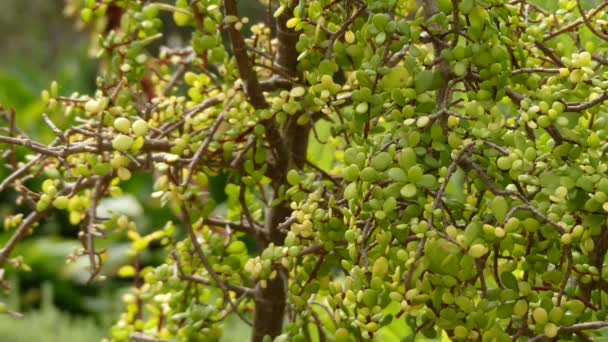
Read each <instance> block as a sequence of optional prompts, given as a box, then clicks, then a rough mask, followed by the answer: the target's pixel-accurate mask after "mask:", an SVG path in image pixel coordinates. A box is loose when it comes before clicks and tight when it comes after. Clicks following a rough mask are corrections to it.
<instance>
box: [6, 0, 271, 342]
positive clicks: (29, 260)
mask: <svg viewBox="0 0 608 342" xmlns="http://www.w3.org/2000/svg"><path fill="white" fill-rule="evenodd" d="M0 3H1V4H2V5H3V6H2V9H3V10H4V11H0V32H1V34H0V46H2V47H3V49H2V52H0V105H2V106H3V107H4V108H5V109H14V110H15V112H16V118H17V124H18V126H19V127H20V128H21V129H22V130H24V131H25V132H27V133H28V135H30V137H32V138H33V139H36V140H39V141H43V142H49V141H50V140H51V139H53V138H54V135H53V132H52V131H51V130H50V129H49V128H48V127H47V126H46V125H45V124H44V122H43V121H42V120H41V114H42V113H44V112H45V107H44V106H43V103H42V101H41V98H40V93H41V91H42V90H44V89H48V88H49V86H50V84H51V82H52V81H53V80H56V81H57V82H58V83H59V93H60V95H66V96H69V95H70V94H72V93H73V92H76V91H77V92H78V93H80V94H86V93H89V94H90V93H92V92H94V91H95V78H96V73H97V68H98V66H97V61H96V60H95V59H94V58H92V57H91V56H90V54H89V51H88V50H89V42H90V38H91V35H92V34H91V32H90V31H87V30H86V29H85V28H83V27H82V25H80V24H79V22H78V21H77V20H76V19H75V17H69V16H68V15H66V10H65V7H66V3H78V1H77V0H26V1H24V0H0ZM241 5H242V6H243V7H244V8H242V10H243V13H248V14H249V15H250V16H252V17H258V16H259V15H261V14H262V13H263V12H260V11H252V9H251V8H252V7H254V6H256V5H257V4H256V3H255V2H241ZM68 12H69V11H68ZM170 17H171V16H170V15H167V18H166V19H168V20H165V29H166V32H165V33H168V35H171V36H172V40H173V41H179V40H181V41H182V42H186V43H187V41H188V39H189V32H188V30H184V29H177V28H176V27H175V26H174V25H173V23H172V22H171V20H170ZM167 31H168V32H167ZM176 38H177V40H176ZM47 114H49V116H50V117H51V119H52V120H53V121H54V122H55V124H56V125H57V126H58V127H59V128H60V129H66V128H67V127H69V125H70V124H71V123H72V122H73V121H72V120H73V118H72V117H70V116H66V115H64V114H63V113H61V112H49V113H47ZM3 147H4V146H2V148H3ZM25 152H26V151H25V150H24V149H20V148H18V149H17V154H18V155H19V156H20V157H23V155H24V154H25ZM8 172H9V171H8V170H7V169H6V168H5V166H4V164H3V163H0V179H3V178H4V177H6V176H7V175H8ZM224 180H225V177H217V178H215V179H214V180H212V181H211V184H210V189H209V190H210V192H211V194H212V195H213V197H214V198H215V199H216V200H217V201H218V202H220V201H223V200H224V198H225V195H224V191H223V186H224V183H225V182H224ZM36 182H38V183H39V180H36V179H34V180H32V181H30V182H28V185H31V186H32V188H36ZM152 182H153V180H152V178H151V177H150V176H149V175H145V174H135V175H134V177H133V178H132V179H131V180H130V181H129V182H128V184H127V185H126V188H125V189H124V190H125V191H124V193H125V194H129V195H124V196H121V197H118V198H113V199H111V200H107V201H104V202H102V204H101V206H102V207H103V208H104V209H106V210H110V211H114V212H119V213H124V214H127V215H128V216H129V217H130V219H131V220H134V221H135V222H136V223H137V226H138V231H139V232H140V233H141V234H147V233H149V232H151V231H153V230H155V229H159V228H162V225H164V223H165V222H166V221H167V220H170V219H171V218H172V214H171V213H170V212H169V211H168V210H167V209H164V208H160V207H159V206H158V203H155V202H152V201H150V196H149V195H150V192H151V189H152ZM28 212H29V209H28V208H27V207H26V206H20V205H19V204H16V195H15V193H14V192H12V191H10V190H7V191H4V192H2V193H0V218H3V217H4V216H6V215H7V214H16V213H24V214H27V213H28ZM144 213H145V215H144ZM78 232H79V227H77V226H73V225H71V224H70V223H69V220H68V217H67V215H65V213H63V212H60V211H53V212H51V213H50V214H49V215H48V217H46V218H45V219H44V220H43V222H42V224H41V226H40V227H38V228H36V231H35V233H34V235H33V236H31V237H28V238H26V239H25V240H24V241H22V242H21V243H20V244H19V245H18V247H17V249H16V250H15V251H14V252H13V253H12V256H13V257H15V256H19V255H22V256H23V259H24V262H25V263H26V264H27V265H28V267H29V268H31V270H30V271H24V270H15V269H14V268H12V267H7V272H8V274H6V275H5V279H7V280H8V282H9V283H10V285H11V289H10V290H2V289H1V288H0V302H5V303H6V304H8V306H9V308H10V310H14V311H17V312H20V313H23V314H24V316H23V318H21V319H17V318H14V317H11V316H9V315H0V341H2V342H26V341H27V342H30V341H43V342H60V341H61V342H71V341H78V342H81V341H85V342H87V341H99V340H100V339H101V338H102V337H104V336H107V335H108V332H109V328H110V327H111V325H112V324H113V323H114V322H115V321H116V320H117V318H118V316H119V315H120V313H121V312H122V311H123V309H124V306H123V304H122V301H121V297H122V294H124V293H125V292H127V291H128V290H129V288H130V287H132V285H133V279H132V278H130V279H129V278H127V279H124V278H120V277H118V276H117V271H118V269H119V267H120V266H122V265H124V264H127V263H132V262H133V260H132V257H130V256H129V255H128V250H129V248H130V243H129V241H128V240H127V239H125V237H124V236H114V235H116V234H114V235H112V236H110V237H109V238H108V239H106V240H103V241H99V242H98V243H97V246H98V247H106V248H108V250H109V259H108V260H107V262H106V263H105V265H104V271H103V273H104V274H105V275H107V280H105V281H103V282H99V283H95V284H92V285H86V284H85V282H86V280H87V278H88V275H89V274H88V272H87V270H86V268H85V266H86V261H85V260H84V259H82V258H81V259H78V260H77V261H76V262H75V263H71V264H67V263H66V256H67V255H69V254H70V253H72V252H73V251H74V250H75V249H76V248H78V247H79V246H80V243H79V242H78V240H77V239H76V236H77V234H78ZM11 233H12V231H5V230H4V229H0V246H2V245H3V244H4V243H5V242H6V241H7V240H8V239H9V238H10V236H11ZM163 258H164V252H163V251H162V250H161V249H160V248H158V246H152V247H151V250H150V251H146V252H145V253H144V254H143V255H142V256H141V259H142V260H141V262H142V264H143V265H157V264H159V263H161V262H162V260H163ZM235 324H236V323H234V322H230V323H229V328H227V329H226V330H227V331H226V334H225V338H224V340H226V341H238V340H244V339H246V336H248V329H246V328H243V327H241V326H237V325H235ZM32 327H35V328H32Z"/></svg>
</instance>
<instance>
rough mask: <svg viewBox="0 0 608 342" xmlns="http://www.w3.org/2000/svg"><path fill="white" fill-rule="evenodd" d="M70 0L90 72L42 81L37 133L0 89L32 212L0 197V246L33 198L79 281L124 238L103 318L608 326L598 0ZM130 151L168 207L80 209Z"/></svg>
mask: <svg viewBox="0 0 608 342" xmlns="http://www.w3.org/2000/svg"><path fill="white" fill-rule="evenodd" d="M72 5H73V6H77V7H78V8H79V10H80V18H81V20H82V21H84V22H85V23H90V24H91V26H92V29H93V30H94V32H96V33H98V34H99V36H98V39H96V40H95V42H94V44H93V49H95V50H96V51H97V52H98V54H97V56H98V58H100V60H101V61H102V64H101V68H100V73H99V78H98V81H97V87H98V90H97V91H96V92H95V93H94V94H89V95H82V94H78V93H76V94H60V91H59V90H58V89H60V87H58V85H57V84H53V85H52V86H51V87H50V89H49V90H46V91H44V92H43V94H42V96H43V99H44V100H45V102H46V104H47V110H48V112H49V113H51V114H50V116H44V117H43V118H44V122H45V123H46V125H48V126H49V127H51V128H52V130H53V131H54V132H55V133H56V135H57V138H56V139H55V140H54V141H53V142H52V143H50V144H43V143H41V142H37V141H33V140H31V139H30V138H28V136H27V134H26V133H25V132H22V131H20V130H19V129H18V128H16V127H15V126H14V125H13V122H14V120H13V118H14V113H11V112H10V111H6V113H3V115H4V117H5V119H6V120H7V122H8V124H7V125H5V128H4V129H3V135H2V136H0V142H2V143H5V144H6V146H7V148H6V154H5V156H6V157H7V159H6V160H7V162H8V167H9V169H10V170H11V173H10V175H9V176H8V177H7V178H5V179H3V180H2V182H1V183H0V191H2V190H5V189H7V188H9V187H12V188H14V189H15V190H16V191H17V192H19V194H20V201H22V202H23V203H26V204H29V205H31V207H32V211H31V213H30V214H28V215H25V216H24V215H15V216H10V217H7V218H6V219H5V228H6V229H11V230H14V233H13V234H14V235H13V237H12V238H11V239H10V240H9V241H8V242H7V243H6V244H5V245H4V246H2V249H0V265H3V266H4V265H9V264H12V265H14V266H19V265H21V264H22V263H23V262H27V260H22V259H21V258H20V257H19V256H15V255H12V252H13V249H14V247H15V246H16V245H17V243H18V242H19V241H20V240H22V239H23V238H24V237H26V236H27V235H28V234H29V233H30V232H31V231H32V229H34V230H35V227H36V224H37V222H38V221H40V220H42V219H44V218H45V217H47V214H48V213H49V211H51V210H67V212H68V213H69V218H70V222H71V223H72V224H74V225H79V226H80V227H81V233H80V234H79V236H78V237H79V239H80V240H81V242H82V249H80V250H78V251H76V252H75V253H74V255H72V256H70V257H71V258H77V257H82V258H87V260H88V261H89V264H90V265H89V270H90V273H91V280H96V279H99V278H100V277H101V276H102V275H104V260H106V259H107V258H108V250H107V249H102V248H99V247H97V248H96V246H95V243H96V242H97V241H100V240H102V239H104V238H105V237H107V236H109V235H111V234H122V235H124V236H126V237H127V238H128V239H130V240H131V241H132V253H133V255H134V257H135V260H136V261H135V265H134V266H129V265H127V266H125V267H123V268H122V269H121V271H120V273H121V275H123V276H127V277H134V279H135V286H134V289H133V292H132V293H131V294H129V295H126V296H125V298H124V299H125V302H126V309H125V313H124V314H123V315H122V317H121V318H120V320H119V322H118V323H117V324H116V325H115V326H114V328H113V329H112V331H111V339H112V340H115V341H125V340H128V339H134V340H139V341H165V340H183V341H208V340H217V339H219V338H220V336H221V334H222V329H223V322H224V321H225V320H227V319H230V318H232V317H236V318H238V319H240V320H242V321H243V322H245V323H246V324H249V325H251V329H252V330H251V331H252V340H253V341H262V340H264V339H265V338H266V339H268V338H270V340H272V339H274V340H275V341H286V340H294V341H307V340H314V341H325V340H328V339H329V340H335V341H350V340H362V339H373V338H376V339H378V340H382V341H390V340H393V339H394V340H400V339H401V338H403V340H404V341H413V340H414V338H415V337H416V335H417V334H423V335H424V336H426V337H429V338H434V337H436V336H440V334H445V335H447V336H449V337H450V338H451V339H453V340H457V341H462V340H483V341H512V340H518V341H527V340H534V341H537V340H543V339H545V338H561V339H564V340H572V339H580V340H588V339H589V338H591V337H592V336H594V334H597V329H599V328H602V327H605V326H608V322H607V321H606V320H605V319H606V313H607V311H606V301H607V300H608V298H607V296H606V295H607V293H606V292H608V283H607V282H606V280H605V278H606V275H605V271H603V264H604V260H605V256H606V252H607V251H608V229H607V227H606V222H607V217H606V216H607V214H608V178H607V177H606V174H607V172H608V156H607V155H606V153H605V152H606V147H607V146H608V145H607V143H606V139H607V138H608V76H607V75H608V60H607V59H606V57H605V51H606V49H607V47H608V44H607V41H608V31H607V29H608V26H607V23H608V15H607V12H606V7H608V1H601V2H600V1H588V2H584V1H580V0H560V1H545V2H543V1H526V0H513V1H506V0H436V1H433V0H424V1H413V0H407V1H405V0H404V1H398V0H364V1H362V0H344V1H339V0H333V1H332V0H314V1H311V0H299V1H298V0H280V1H276V0H266V1H264V3H260V4H259V6H261V8H262V9H265V10H267V17H266V18H265V19H264V20H263V21H262V22H249V20H248V19H247V17H246V16H247V13H239V11H241V12H242V8H238V7H237V3H236V1H235V0H223V1H220V0H194V1H186V0H177V1H176V2H174V3H173V2H172V3H171V4H169V3H164V2H163V3H161V2H149V1H135V0H130V1H127V0H121V1H82V3H81V4H72ZM249 5H251V4H249ZM256 5H257V3H256ZM166 14H170V16H169V17H171V16H172V21H173V22H174V24H176V25H178V26H180V27H185V28H186V29H187V30H188V34H189V38H190V41H189V42H187V43H185V44H184V46H178V47H175V46H174V44H172V43H171V41H170V40H169V39H165V38H166V37H165V36H164V35H163V25H167V22H166V19H167V16H166ZM163 20H165V22H163ZM159 42H160V45H161V47H160V48H156V47H152V46H156V45H159ZM53 115H66V116H69V117H70V118H72V119H73V120H74V122H75V123H74V125H72V126H70V127H57V126H56V125H55V124H53V120H52V117H53ZM24 148H25V149H27V150H28V151H29V154H27V155H26V156H25V157H24V158H23V159H22V160H20V159H19V158H17V156H21V155H22V153H18V152H19V151H21V150H22V149H24ZM140 172H147V173H149V174H152V175H153V176H154V186H153V187H154V189H153V192H152V195H151V196H152V198H153V199H155V200H157V201H158V203H160V205H162V206H166V207H169V208H171V209H172V211H173V213H174V214H175V219H174V220H173V221H169V222H157V223H156V224H157V229H156V230H154V231H153V232H152V233H149V234H143V233H141V231H140V230H138V227H137V225H136V224H135V222H133V221H132V220H131V219H130V218H129V217H127V216H125V215H119V214H116V215H110V216H109V217H100V215H98V213H97V211H96V208H97V206H98V205H99V203H100V201H102V199H104V198H106V197H112V196H114V197H115V196H120V195H121V194H122V192H123V188H122V186H123V184H125V183H126V182H128V181H129V179H130V178H131V176H132V174H134V173H140ZM219 173H224V174H227V175H228V184H227V185H226V187H225V193H226V195H227V196H228V198H227V200H226V202H225V204H221V205H218V203H216V201H215V200H214V199H213V198H212V197H210V196H209V193H208V180H209V177H213V176H215V175H217V174H219ZM159 244H160V245H162V246H163V248H164V249H165V250H166V256H167V259H166V261H165V263H164V264H162V265H160V266H158V267H155V268H152V267H145V268H141V267H140V266H139V263H138V262H137V260H139V259H138V258H139V255H140V254H141V253H144V252H145V250H146V249H147V248H149V247H150V246H158V245H159ZM265 336H266V337H265Z"/></svg>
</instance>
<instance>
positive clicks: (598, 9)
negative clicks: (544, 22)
mask: <svg viewBox="0 0 608 342" xmlns="http://www.w3.org/2000/svg"><path fill="white" fill-rule="evenodd" d="M606 6H608V1H603V2H602V3H600V4H599V5H597V6H596V7H594V8H593V9H591V10H590V11H589V12H588V13H587V16H586V18H591V17H593V16H595V15H596V14H598V13H599V12H601V11H602V10H603V9H604V8H605V7H606ZM584 23H585V21H584V20H583V19H582V18H580V19H577V20H575V21H573V22H572V23H570V24H568V25H566V26H562V27H561V28H560V29H558V30H557V31H553V32H549V33H547V34H545V36H544V37H543V40H544V41H547V40H549V39H551V38H553V37H557V36H559V35H560V34H562V33H565V32H570V31H572V30H574V29H576V28H577V27H579V26H581V25H582V24H584Z"/></svg>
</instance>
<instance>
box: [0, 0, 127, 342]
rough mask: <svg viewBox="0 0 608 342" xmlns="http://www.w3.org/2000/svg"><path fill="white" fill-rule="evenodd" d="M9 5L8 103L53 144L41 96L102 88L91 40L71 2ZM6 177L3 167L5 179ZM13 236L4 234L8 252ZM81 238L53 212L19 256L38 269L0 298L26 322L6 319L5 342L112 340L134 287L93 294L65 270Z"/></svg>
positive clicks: (15, 275)
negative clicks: (53, 89) (67, 10)
mask: <svg viewBox="0 0 608 342" xmlns="http://www.w3.org/2000/svg"><path fill="white" fill-rule="evenodd" d="M1 3H2V5H3V6H2V9H3V11H0V32H2V34H0V46H2V47H3V48H2V52H1V53H0V104H1V105H2V106H4V107H5V108H14V109H15V111H16V113H17V122H18V124H19V126H20V127H21V128H22V129H23V130H25V131H26V132H28V133H29V134H31V136H32V137H34V138H36V139H40V140H47V139H48V138H49V137H50V131H49V130H48V128H47V127H45V125H44V124H43V123H42V121H41V117H40V115H41V113H43V110H44V107H43V105H42V102H41V101H40V92H41V91H42V90H43V89H46V88H48V87H49V85H50V83H51V82H52V81H53V80H57V81H58V82H59V83H60V85H61V89H60V91H61V93H62V94H70V93H72V92H74V91H76V90H78V91H79V92H80V93H84V92H90V91H92V90H93V89H94V85H95V83H94V82H95V73H96V68H97V67H96V63H95V61H94V60H92V59H90V58H89V56H88V54H87V47H88V46H87V44H88V43H87V38H88V37H87V36H88V33H87V32H85V31H83V30H78V29H77V22H76V21H75V20H74V19H73V18H68V17H66V16H65V15H64V13H63V11H64V2H63V0H28V1H23V0H2V1H1ZM53 119H54V120H55V121H56V122H57V123H58V125H61V126H63V127H65V125H66V124H68V121H69V120H67V118H61V117H58V116H57V115H55V114H54V115H53ZM21 152H23V151H21ZM6 173H7V170H6V169H5V168H4V167H3V166H2V167H0V179H2V178H4V177H5V176H6ZM16 212H27V208H25V207H20V206H15V195H14V193H11V192H10V191H5V192H3V193H0V217H4V216H5V214H7V213H16ZM10 233H11V232H6V231H4V230H2V232H1V233H0V245H2V244H4V242H5V241H6V239H7V238H8V237H9V236H10ZM76 233H77V228H76V227H71V226H70V225H69V223H68V221H67V219H66V217H62V216H60V215H58V213H53V214H52V215H50V217H49V218H48V219H47V220H45V222H44V223H43V225H42V226H41V227H40V229H38V230H37V233H36V239H32V238H29V239H26V240H25V241H24V243H23V244H21V245H20V246H19V249H18V250H17V251H15V252H14V254H13V256H15V255H19V254H22V255H23V256H24V258H25V260H27V263H28V265H29V266H30V267H31V269H32V270H31V271H30V272H17V271H14V270H12V271H11V272H9V274H7V275H6V278H7V279H8V280H9V282H10V284H11V286H12V288H11V290H10V291H4V292H1V293H0V301H4V302H6V303H7V304H8V305H9V307H10V309H11V310H15V311H19V312H21V313H23V314H24V318H22V319H16V318H13V317H10V316H7V315H2V316H0V336H1V337H0V340H2V341H7V342H21V341H23V342H25V341H49V342H55V341H57V342H59V341H99V340H100V339H101V337H103V336H104V335H105V332H106V331H107V329H108V327H109V326H110V324H111V323H112V320H113V319H115V317H116V315H117V313H118V312H119V309H120V307H121V305H120V303H119V301H118V300H119V299H120V296H117V294H118V293H119V291H124V290H125V289H126V287H127V286H128V285H129V284H128V283H123V282H111V283H112V284H111V286H99V285H98V286H92V287H85V286H84V284H83V281H82V279H83V278H84V277H85V276H86V275H85V273H84V272H85V270H84V269H83V268H82V265H78V264H75V265H67V264H66V263H65V256H66V255H67V254H69V253H71V252H72V251H73V250H74V248H75V247H76V246H77V242H76V241H75V240H73V239H72V237H74V236H75V234H76ZM102 312H103V314H101V313H102ZM108 313H110V314H108Z"/></svg>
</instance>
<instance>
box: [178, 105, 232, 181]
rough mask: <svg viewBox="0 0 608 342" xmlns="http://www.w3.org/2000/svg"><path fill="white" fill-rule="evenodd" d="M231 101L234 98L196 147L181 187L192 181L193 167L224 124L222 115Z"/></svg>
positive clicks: (227, 107) (228, 108) (227, 106)
mask: <svg viewBox="0 0 608 342" xmlns="http://www.w3.org/2000/svg"><path fill="white" fill-rule="evenodd" d="M233 100H234V98H232V99H230V100H229V101H228V103H227V104H226V106H225V107H224V109H223V110H222V112H221V113H220V114H219V115H218V116H217V118H216V119H215V122H214V123H213V125H212V126H211V128H210V129H209V132H207V137H206V138H205V140H204V141H203V143H202V144H201V145H200V146H199V147H198V149H197V150H196V152H195V153H194V156H193V157H192V161H191V162H190V165H188V174H187V175H186V179H184V181H183V182H182V184H181V186H183V187H185V186H186V185H188V184H189V183H190V181H191V180H192V174H193V173H194V167H195V166H196V164H198V162H199V161H200V159H201V157H202V156H203V153H205V150H206V149H207V147H208V146H209V144H210V143H211V141H212V140H213V136H214V135H215V132H217V130H218V128H219V127H220V125H221V124H222V122H224V115H226V113H227V112H228V110H230V107H232V101H233Z"/></svg>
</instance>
